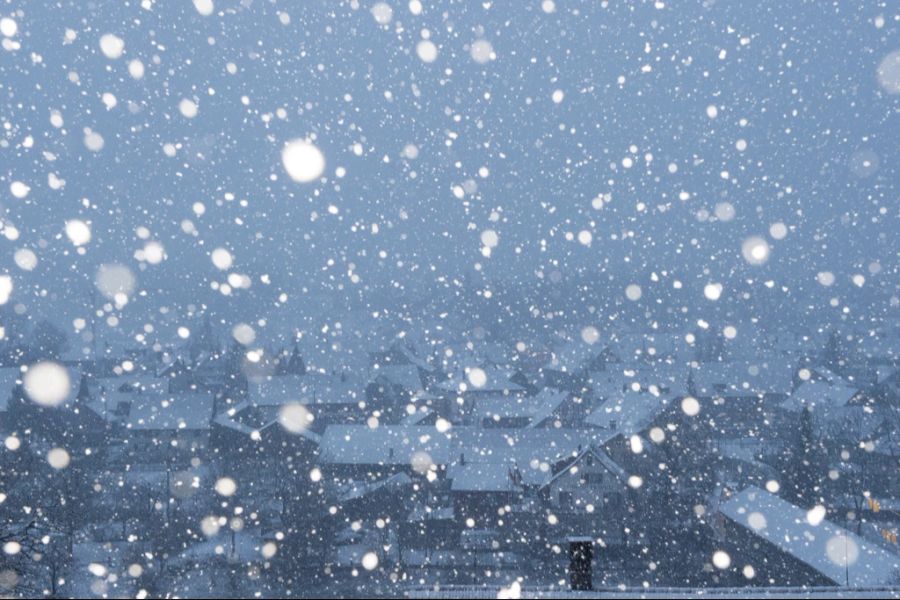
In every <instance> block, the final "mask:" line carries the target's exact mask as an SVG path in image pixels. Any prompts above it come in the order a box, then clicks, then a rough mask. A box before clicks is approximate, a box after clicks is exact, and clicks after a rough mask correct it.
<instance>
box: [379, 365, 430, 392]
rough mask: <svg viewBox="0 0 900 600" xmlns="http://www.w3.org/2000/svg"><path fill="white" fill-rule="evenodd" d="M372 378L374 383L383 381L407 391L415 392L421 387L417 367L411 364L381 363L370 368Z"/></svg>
mask: <svg viewBox="0 0 900 600" xmlns="http://www.w3.org/2000/svg"><path fill="white" fill-rule="evenodd" d="M372 380H373V381H374V382H376V383H379V382H381V381H385V382H387V383H389V384H391V385H398V386H400V387H401V388H403V389H404V390H407V391H409V392H417V391H419V390H421V389H422V379H421V378H420V377H419V367H418V366H416V365H413V364H408V365H381V366H379V367H378V368H376V369H372Z"/></svg>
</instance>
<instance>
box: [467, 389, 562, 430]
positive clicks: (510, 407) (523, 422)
mask: <svg viewBox="0 0 900 600" xmlns="http://www.w3.org/2000/svg"><path fill="white" fill-rule="evenodd" d="M568 396H569V394H568V392H562V391H559V390H554V389H551V388H544V389H543V390H541V391H540V392H539V393H538V394H537V395H535V396H521V395H515V396H512V397H506V396H487V397H480V398H477V399H476V400H475V409H474V410H475V423H477V424H478V425H480V426H481V427H500V428H516V427H529V428H535V427H539V426H541V425H542V424H545V423H547V421H549V420H550V419H551V418H553V417H554V416H555V415H556V414H557V411H558V410H559V409H560V407H561V406H562V404H563V402H564V401H565V400H566V398H567V397H568Z"/></svg>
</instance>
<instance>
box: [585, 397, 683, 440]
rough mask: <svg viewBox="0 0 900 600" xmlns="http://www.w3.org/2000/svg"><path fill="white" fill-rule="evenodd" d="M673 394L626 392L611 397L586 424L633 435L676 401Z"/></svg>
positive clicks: (588, 417) (589, 417)
mask: <svg viewBox="0 0 900 600" xmlns="http://www.w3.org/2000/svg"><path fill="white" fill-rule="evenodd" d="M675 397H676V396H675V395H672V394H653V393H651V392H630V391H629V392H624V393H620V394H616V395H613V396H610V397H609V398H608V399H607V400H606V401H604V402H603V404H601V405H600V406H598V407H597V408H596V409H595V410H594V412H592V413H591V414H589V415H588V416H587V417H586V418H585V423H587V424H588V425H593V426H595V427H603V428H605V429H609V430H612V431H614V432H615V433H617V434H618V433H621V434H623V435H631V434H634V433H638V432H639V431H641V430H642V429H644V428H646V427H648V426H649V425H650V424H651V423H652V422H653V420H654V419H655V418H656V416H657V415H658V414H659V413H661V412H662V411H663V410H664V409H665V408H666V406H668V405H670V404H671V403H672V401H673V400H674V399H675Z"/></svg>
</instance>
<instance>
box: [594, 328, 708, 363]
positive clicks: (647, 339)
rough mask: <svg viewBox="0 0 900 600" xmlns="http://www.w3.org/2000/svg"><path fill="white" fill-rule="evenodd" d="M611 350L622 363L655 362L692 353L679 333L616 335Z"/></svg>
mask: <svg viewBox="0 0 900 600" xmlns="http://www.w3.org/2000/svg"><path fill="white" fill-rule="evenodd" d="M610 349H611V350H612V351H613V352H614V353H615V355H616V356H618V357H619V360H621V361H622V362H626V363H627V362H633V361H635V360H642V361H654V360H659V359H662V358H671V357H676V356H680V355H686V354H689V353H691V352H692V349H691V347H690V346H689V345H688V343H687V342H686V341H685V339H684V336H682V335H681V334H678V333H622V334H618V335H614V336H613V338H612V341H611V343H610Z"/></svg>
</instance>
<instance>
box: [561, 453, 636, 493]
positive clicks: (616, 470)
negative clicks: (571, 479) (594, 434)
mask: <svg viewBox="0 0 900 600" xmlns="http://www.w3.org/2000/svg"><path fill="white" fill-rule="evenodd" d="M588 455H591V456H592V457H593V458H594V460H596V461H598V462H599V463H600V464H601V465H603V467H604V468H605V469H606V470H607V471H609V472H610V473H612V474H613V475H615V476H616V477H618V478H619V479H621V480H623V481H624V480H625V478H626V474H625V470H624V469H622V467H620V466H619V465H618V464H617V463H616V461H614V460H613V459H612V458H610V457H609V455H608V454H607V453H606V452H604V451H603V450H601V449H599V448H596V447H594V446H593V445H588V446H587V447H586V448H584V449H583V450H582V451H581V452H579V453H578V454H577V455H576V456H574V457H573V458H571V459H570V460H568V461H566V463H565V464H564V465H563V466H562V467H561V468H560V469H559V470H558V471H557V472H556V473H554V474H553V476H552V477H550V479H549V480H548V481H547V483H545V484H544V486H548V485H550V484H552V483H553V482H554V481H556V480H557V479H559V478H560V477H562V476H563V475H566V474H568V473H570V472H571V470H572V467H575V466H577V465H579V464H581V461H582V460H584V458H585V457H586V456H588Z"/></svg>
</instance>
